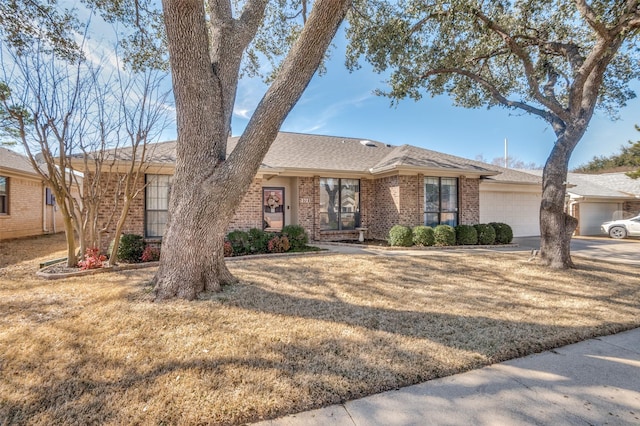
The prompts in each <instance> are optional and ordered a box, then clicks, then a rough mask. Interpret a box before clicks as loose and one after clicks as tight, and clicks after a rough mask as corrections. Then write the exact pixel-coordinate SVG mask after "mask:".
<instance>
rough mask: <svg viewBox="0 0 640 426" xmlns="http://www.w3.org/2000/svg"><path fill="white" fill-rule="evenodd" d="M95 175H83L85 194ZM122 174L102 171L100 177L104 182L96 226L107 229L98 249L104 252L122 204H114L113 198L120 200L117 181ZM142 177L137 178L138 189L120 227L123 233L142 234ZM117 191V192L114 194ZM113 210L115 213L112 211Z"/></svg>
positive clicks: (143, 183) (111, 236)
mask: <svg viewBox="0 0 640 426" xmlns="http://www.w3.org/2000/svg"><path fill="white" fill-rule="evenodd" d="M94 176H95V173H91V172H87V173H85V175H84V185H85V194H87V192H86V191H87V189H86V188H88V186H89V185H90V184H91V182H92V181H93V179H94ZM122 176H123V174H120V173H103V175H102V179H103V182H104V188H103V190H104V193H103V195H102V198H101V201H100V205H99V206H98V228H99V229H102V228H106V229H107V231H106V232H105V233H104V234H103V235H102V237H101V240H100V250H101V251H102V252H106V251H107V250H108V249H109V244H110V243H111V240H112V239H113V235H114V232H115V227H116V223H117V222H118V217H119V214H120V208H121V205H122V204H118V205H114V204H115V200H119V203H121V202H122V201H121V200H122V191H120V190H119V189H118V185H117V182H118V180H119V179H120V178H121V177H122ZM144 185H145V181H144V178H140V179H138V182H137V186H136V188H135V190H137V191H138V195H137V197H134V199H133V200H131V206H130V208H129V212H128V214H127V218H126V220H125V222H124V226H123V228H122V233H123V234H136V235H144ZM116 192H117V194H116ZM114 211H115V213H113V212H114ZM112 215H113V217H112V218H111V221H110V223H109V226H107V222H108V221H109V218H110V217H111V216H112Z"/></svg>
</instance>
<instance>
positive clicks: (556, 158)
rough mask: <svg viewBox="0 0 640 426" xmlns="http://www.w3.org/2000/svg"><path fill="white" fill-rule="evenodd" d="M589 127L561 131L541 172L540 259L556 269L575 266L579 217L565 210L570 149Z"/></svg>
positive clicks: (571, 149)
mask: <svg viewBox="0 0 640 426" xmlns="http://www.w3.org/2000/svg"><path fill="white" fill-rule="evenodd" d="M585 130H586V125H585V126H584V128H583V129H578V130H575V129H569V130H565V131H563V132H561V133H560V135H559V137H558V140H557V141H556V144H555V146H554V148H553V150H552V151H551V154H550V155H549V158H548V159H547V163H546V164H545V166H544V172H543V174H542V202H541V203H540V258H541V261H542V263H543V264H545V265H547V266H549V267H551V268H556V269H564V268H572V267H573V261H572V260H571V237H572V236H573V232H574V231H575V230H576V227H577V226H578V220H577V219H576V218H575V217H573V216H570V215H569V214H567V213H566V211H565V207H566V194H567V173H568V169H569V158H570V157H571V152H572V151H573V149H574V148H575V146H576V145H577V143H578V142H579V141H580V138H581V137H582V135H583V134H584V131H585Z"/></svg>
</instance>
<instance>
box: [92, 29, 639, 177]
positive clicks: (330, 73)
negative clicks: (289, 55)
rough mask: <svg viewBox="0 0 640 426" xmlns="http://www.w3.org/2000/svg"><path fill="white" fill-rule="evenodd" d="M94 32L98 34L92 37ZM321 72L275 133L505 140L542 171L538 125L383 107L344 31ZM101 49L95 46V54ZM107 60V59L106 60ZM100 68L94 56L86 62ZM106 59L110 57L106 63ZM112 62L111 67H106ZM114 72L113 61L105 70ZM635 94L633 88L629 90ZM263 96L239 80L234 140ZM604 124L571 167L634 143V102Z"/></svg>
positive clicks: (411, 106)
mask: <svg viewBox="0 0 640 426" xmlns="http://www.w3.org/2000/svg"><path fill="white" fill-rule="evenodd" d="M92 26H93V27H94V31H93V32H92V35H93V39H92V40H91V41H90V46H91V49H89V51H90V52H91V53H92V54H91V55H90V56H96V55H98V53H99V52H101V51H104V49H105V48H106V49H107V50H108V46H109V45H110V44H111V43H112V40H113V36H112V32H113V29H112V28H111V27H110V25H108V24H104V23H103V22H102V21H101V20H100V19H99V18H98V17H94V20H93V23H92ZM95 28H98V29H100V30H101V31H95ZM334 43H335V45H336V47H335V48H334V49H333V52H332V56H331V59H330V61H329V63H328V64H327V73H326V74H325V75H323V76H315V77H314V79H313V80H312V81H311V83H310V85H309V87H308V88H307V90H306V91H305V93H304V94H303V96H302V98H301V99H300V101H299V102H298V104H297V105H296V106H295V107H294V109H293V111H292V112H291V113H290V114H289V116H288V117H287V120H286V121H285V123H284V124H283V126H282V130H283V131H290V132H300V133H313V134H323V135H333V136H345V137H355V138H362V139H372V140H377V141H380V142H385V143H389V144H393V145H401V144H411V145H416V146H420V147H424V148H428V149H432V150H436V151H441V152H445V153H448V154H453V155H458V156H461V157H466V158H471V159H475V158H476V156H478V155H482V156H483V157H484V158H485V159H487V160H489V161H490V160H492V159H493V158H496V157H503V156H504V140H505V138H506V139H508V141H509V155H510V156H511V157H514V158H516V159H519V160H522V161H524V162H526V163H530V162H534V163H536V164H540V165H543V164H544V163H545V161H546V159H547V157H548V155H549V152H550V151H551V148H552V147H553V143H554V141H555V137H554V134H553V131H552V130H551V128H550V127H549V126H548V125H547V124H546V123H545V122H544V121H542V120H541V119H539V118H537V117H534V116H531V115H528V114H525V113H520V112H518V111H509V110H506V109H503V108H493V109H490V110H487V109H486V108H482V109H473V110H472V109H465V108H459V107H454V106H452V102H451V100H450V99H449V98H448V97H446V96H440V97H436V98H431V97H429V95H428V94H425V96H424V97H423V98H422V100H420V101H418V102H415V101H413V100H410V99H407V100H402V101H400V103H399V104H398V105H397V106H394V107H391V105H390V100H389V99H388V98H384V97H378V96H375V95H374V94H373V91H374V90H375V89H377V88H380V89H385V83H384V79H385V77H384V76H382V75H378V74H375V73H374V72H372V71H371V69H370V68H369V67H368V66H367V64H365V63H364V62H362V65H363V67H362V69H361V70H359V71H356V72H354V73H349V72H348V71H347V70H346V67H345V65H344V56H345V45H346V41H345V39H344V32H343V31H339V33H338V35H337V36H336V39H335V40H334ZM100 46H101V47H100ZM112 56H113V53H111V54H107V57H112ZM93 59H94V60H95V61H97V62H99V61H100V59H99V58H98V57H95V58H93ZM111 59H113V58H111ZM112 62H113V61H112ZM112 65H114V66H115V62H114V63H112ZM632 87H633V88H634V89H635V91H636V92H637V93H638V94H639V95H640V82H638V81H636V82H635V83H634V84H633V86H632ZM265 91H266V86H265V85H264V84H263V83H262V82H261V80H260V79H255V78H254V79H243V80H242V81H241V82H240V84H239V87H238V92H237V98H236V106H235V109H234V115H233V122H232V132H233V134H234V135H238V134H240V133H241V132H242V131H243V130H244V128H245V126H246V124H247V122H248V119H249V117H250V115H251V113H252V112H253V110H254V108H255V107H256V105H257V104H258V102H259V101H260V99H261V97H262V95H263V94H264V92H265ZM619 116H620V119H619V120H617V121H611V120H609V119H608V118H607V117H606V116H604V115H603V114H602V113H596V116H595V117H594V118H593V119H592V121H591V124H590V126H589V129H588V130H587V133H586V135H585V136H584V137H583V139H582V140H581V142H580V143H579V144H578V146H577V147H576V149H575V150H574V153H573V155H572V158H571V161H570V167H576V166H578V165H581V164H584V163H586V162H588V161H589V160H591V159H592V158H593V157H594V156H596V155H611V154H613V153H617V152H618V151H619V148H620V146H621V145H624V144H626V143H627V141H629V140H632V141H637V140H640V132H637V131H636V130H635V128H634V125H635V124H636V123H637V124H640V99H633V100H631V101H630V102H629V103H628V106H627V107H626V108H624V109H622V110H621V111H620V112H619ZM175 137H176V133H175V129H168V131H165V132H164V133H163V138H164V139H165V140H169V139H174V138H175Z"/></svg>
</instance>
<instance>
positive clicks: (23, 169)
mask: <svg viewBox="0 0 640 426" xmlns="http://www.w3.org/2000/svg"><path fill="white" fill-rule="evenodd" d="M0 170H6V171H13V172H19V173H26V174H30V175H34V176H37V173H36V172H35V171H34V170H33V166H32V165H31V162H30V161H29V159H28V158H27V157H26V156H24V155H21V154H18V153H17V152H15V151H12V150H10V149H7V148H3V147H0Z"/></svg>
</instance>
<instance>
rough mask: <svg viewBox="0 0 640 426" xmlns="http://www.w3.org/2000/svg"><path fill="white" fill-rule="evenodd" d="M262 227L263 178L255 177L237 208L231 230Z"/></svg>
mask: <svg viewBox="0 0 640 426" xmlns="http://www.w3.org/2000/svg"><path fill="white" fill-rule="evenodd" d="M251 228H258V229H262V179H254V180H253V182H252V183H251V186H249V190H248V191H247V193H246V195H245V196H244V198H243V199H242V202H241V203H240V205H239V206H238V208H237V209H236V214H235V216H234V218H233V220H232V221H231V224H230V225H229V230H236V229H237V230H242V231H248V230H249V229H251Z"/></svg>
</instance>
